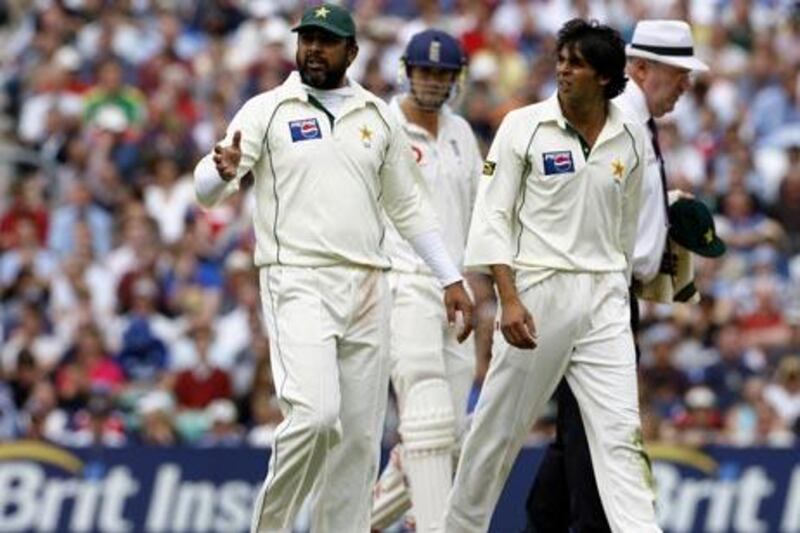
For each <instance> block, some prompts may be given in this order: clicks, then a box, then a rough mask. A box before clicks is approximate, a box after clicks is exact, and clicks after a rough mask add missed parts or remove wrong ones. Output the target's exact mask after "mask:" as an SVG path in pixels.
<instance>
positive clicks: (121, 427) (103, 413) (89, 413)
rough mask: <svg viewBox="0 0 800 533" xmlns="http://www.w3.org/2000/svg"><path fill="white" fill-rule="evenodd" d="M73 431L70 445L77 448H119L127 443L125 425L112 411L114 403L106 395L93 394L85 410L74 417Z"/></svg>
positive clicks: (102, 393) (101, 393)
mask: <svg viewBox="0 0 800 533" xmlns="http://www.w3.org/2000/svg"><path fill="white" fill-rule="evenodd" d="M74 420H75V430H74V432H73V433H72V435H71V436H70V445H71V446H79V447H89V446H108V447H113V448H116V447H119V446H123V445H124V444H126V443H127V436H126V435H125V424H124V422H123V419H122V417H121V416H120V415H119V414H118V413H117V412H116V411H115V410H114V402H113V400H112V398H111V396H109V395H108V394H107V393H105V392H98V393H95V394H93V395H92V396H91V397H90V398H89V400H88V402H87V404H86V408H85V409H83V410H81V411H79V412H78V413H77V414H76V415H75V417H74Z"/></svg>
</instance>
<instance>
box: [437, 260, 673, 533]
mask: <svg viewBox="0 0 800 533" xmlns="http://www.w3.org/2000/svg"><path fill="white" fill-rule="evenodd" d="M524 281H525V273H524V272H518V273H517V286H518V287H519V289H520V293H521V294H520V298H521V300H522V303H523V304H524V305H525V307H526V308H527V309H528V311H530V312H531V314H532V315H533V320H534V323H535V325H536V331H537V334H538V340H537V344H538V345H537V347H536V348H535V349H534V350H520V349H517V348H514V347H512V346H510V345H508V344H507V343H506V342H503V343H502V345H503V346H502V347H501V348H500V349H498V350H497V351H495V355H494V357H493V359H492V362H491V365H490V367H489V372H488V374H487V376H486V380H485V382H484V385H483V390H482V391H481V395H480V398H479V399H478V404H477V406H476V409H475V413H474V414H473V418H472V426H471V428H470V430H469V432H468V434H467V437H466V440H465V443H464V447H463V449H462V452H461V462H460V463H459V466H458V470H457V473H456V478H455V481H454V483H453V490H452V492H451V493H450V498H449V500H448V504H447V511H446V517H445V531H446V532H447V533H461V532H484V531H487V529H488V527H489V523H490V520H491V517H492V512H493V510H494V507H495V505H496V503H497V500H498V498H499V496H500V492H501V491H502V489H503V486H504V485H505V482H506V478H507V477H508V474H509V472H510V470H511V467H512V465H513V464H514V460H515V459H516V457H517V455H518V453H519V450H520V448H521V447H522V444H523V442H524V441H525V438H526V436H527V434H528V433H529V431H530V428H531V426H532V424H533V422H534V421H535V420H536V418H537V417H538V416H539V415H541V413H542V410H543V409H544V407H545V404H546V403H547V401H548V399H549V398H550V396H551V395H552V394H553V391H554V390H555V388H556V386H557V385H558V382H559V380H560V379H561V377H562V376H564V375H566V378H567V381H568V382H569V386H570V388H571V389H572V392H573V393H574V394H575V397H576V398H577V400H578V405H579V406H580V410H581V418H582V419H583V424H584V426H585V428H586V437H587V439H588V441H589V451H590V453H591V457H592V465H593V468H594V474H595V478H596V479H597V487H598V489H599V492H600V499H601V501H602V503H603V509H604V510H605V513H606V517H607V518H608V522H609V525H610V526H611V530H612V531H614V532H615V533H650V532H658V531H661V530H660V529H659V527H658V526H657V524H656V516H655V509H654V500H655V497H654V494H653V489H652V477H651V473H650V467H649V460H648V459H647V456H646V455H645V452H644V449H643V447H642V439H641V430H640V420H639V404H638V392H637V383H636V355H635V351H634V345H633V337H632V335H631V330H630V323H629V320H630V309H629V307H628V287H627V282H626V279H625V276H624V275H623V274H622V273H602V274H601V273H594V274H593V273H571V272H558V273H555V274H553V275H552V276H550V277H548V278H547V279H545V280H544V281H541V282H539V283H536V284H535V285H533V286H530V287H526V285H525V282H524ZM567 460H569V458H567Z"/></svg>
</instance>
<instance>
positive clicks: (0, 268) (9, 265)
mask: <svg viewBox="0 0 800 533" xmlns="http://www.w3.org/2000/svg"><path fill="white" fill-rule="evenodd" d="M15 229H16V235H15V238H16V239H15V240H16V246H15V247H14V248H13V249H11V250H9V251H7V252H5V253H4V254H2V255H0V287H2V288H3V290H4V292H9V291H10V292H13V293H15V294H16V295H18V296H21V297H23V298H27V299H30V297H29V296H25V292H24V291H21V290H20V289H21V288H20V286H19V284H20V279H19V278H20V277H21V276H23V275H25V274H27V275H29V276H31V278H32V279H33V280H34V281H35V283H36V284H38V285H40V286H42V288H44V286H46V285H48V284H49V280H50V279H51V278H52V277H53V275H54V274H55V272H56V270H57V268H58V259H57V257H55V256H54V255H53V254H52V253H51V252H50V251H49V250H47V249H46V248H43V247H42V246H41V242H40V241H39V236H38V234H37V229H36V226H35V223H34V222H33V221H32V220H30V219H27V218H23V219H20V220H18V221H17V223H16V224H15Z"/></svg>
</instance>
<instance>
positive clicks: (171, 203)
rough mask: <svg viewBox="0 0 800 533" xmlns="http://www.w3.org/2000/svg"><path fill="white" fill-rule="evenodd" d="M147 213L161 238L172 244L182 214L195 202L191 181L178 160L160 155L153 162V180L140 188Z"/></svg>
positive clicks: (179, 230) (181, 224)
mask: <svg viewBox="0 0 800 533" xmlns="http://www.w3.org/2000/svg"><path fill="white" fill-rule="evenodd" d="M144 204H145V206H146V207H147V213H148V214H149V215H150V216H151V217H152V218H153V220H155V221H156V223H158V229H159V233H160V234H161V240H162V242H164V243H165V244H173V243H174V242H176V241H178V240H179V239H180V238H181V237H183V233H184V228H185V224H186V216H187V215H188V214H189V211H190V210H191V209H192V208H193V207H194V205H195V199H194V184H193V183H192V180H191V178H190V177H189V175H188V174H185V173H182V172H181V168H180V166H179V165H178V163H177V162H176V161H175V160H174V159H172V158H169V157H166V156H161V157H159V158H157V159H156V160H155V162H154V163H153V181H152V183H150V184H149V185H148V186H146V187H145V189H144Z"/></svg>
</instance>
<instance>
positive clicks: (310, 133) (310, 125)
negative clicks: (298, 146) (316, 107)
mask: <svg viewBox="0 0 800 533" xmlns="http://www.w3.org/2000/svg"><path fill="white" fill-rule="evenodd" d="M289 131H290V132H291V133H292V142H295V143H296V142H298V141H310V140H311V139H321V138H322V130H320V129H319V122H317V119H315V118H304V119H300V120H292V121H290V122H289Z"/></svg>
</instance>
